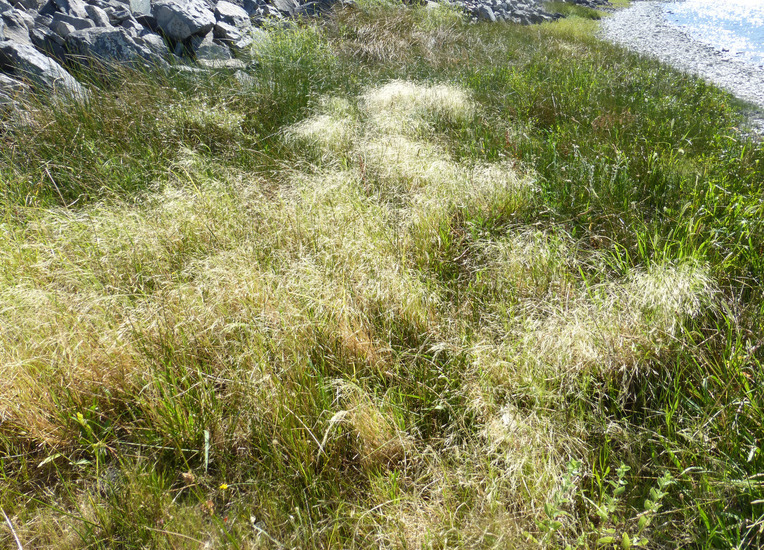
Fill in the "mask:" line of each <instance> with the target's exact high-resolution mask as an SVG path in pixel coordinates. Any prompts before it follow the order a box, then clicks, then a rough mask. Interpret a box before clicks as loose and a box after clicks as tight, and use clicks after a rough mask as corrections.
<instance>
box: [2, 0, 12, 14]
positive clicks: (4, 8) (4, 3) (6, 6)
mask: <svg viewBox="0 0 764 550" xmlns="http://www.w3.org/2000/svg"><path fill="white" fill-rule="evenodd" d="M12 9H15V8H14V7H13V4H11V3H10V2H7V1H6V0H0V13H5V12H6V11H9V10H12Z"/></svg>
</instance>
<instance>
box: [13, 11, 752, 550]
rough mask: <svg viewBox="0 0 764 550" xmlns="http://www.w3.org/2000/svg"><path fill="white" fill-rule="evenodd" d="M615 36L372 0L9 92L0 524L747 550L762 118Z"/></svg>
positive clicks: (198, 542) (171, 537) (587, 27)
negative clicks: (753, 127)
mask: <svg viewBox="0 0 764 550" xmlns="http://www.w3.org/2000/svg"><path fill="white" fill-rule="evenodd" d="M578 15H581V14H580V13H579V14H578ZM595 28H596V21H594V20H593V19H583V18H581V17H571V18H569V19H567V20H561V21H559V22H557V23H555V24H547V25H541V26H535V27H518V26H514V25H504V24H494V25H489V24H469V23H468V22H466V21H465V20H464V17H462V16H461V15H460V14H458V13H456V12H453V11H450V10H448V9H446V8H438V9H437V10H433V9H427V8H424V7H413V8H405V9H404V8H401V7H398V6H392V5H388V4H384V3H362V4H361V5H360V6H358V7H356V8H353V9H348V10H345V11H338V12H336V13H335V14H334V15H333V16H332V17H330V18H325V19H322V20H320V21H305V22H302V23H301V24H299V25H295V26H291V27H288V28H272V29H270V32H269V34H268V38H267V39H266V40H265V41H263V42H261V43H259V45H258V46H257V48H256V49H254V50H253V51H252V52H251V53H250V55H251V56H252V60H253V62H255V66H256V68H254V69H252V70H250V71H249V72H248V74H249V78H248V79H240V78H238V77H237V76H236V75H233V74H229V73H226V72H217V73H209V74H206V75H196V74H194V75H185V74H174V75H173V74H154V73H135V72H130V71H128V70H126V69H117V68H114V69H113V70H112V72H113V75H114V78H108V79H106V78H103V76H97V75H93V76H92V78H91V80H90V86H91V88H92V94H91V98H90V100H89V101H87V102H85V103H82V104H78V105H74V104H72V105H69V106H68V107H67V108H62V107H61V106H60V105H59V104H55V103H53V102H50V101H48V100H45V99H44V98H41V97H39V96H38V97H29V98H26V100H25V101H26V103H25V105H26V110H25V115H24V116H21V117H14V116H12V115H11V114H9V113H5V114H3V115H2V116H3V117H4V118H3V129H2V131H1V132H0V140H2V143H1V144H0V159H1V160H0V189H2V195H1V197H2V198H1V199H0V204H1V205H2V207H1V209H0V212H2V217H1V218H0V224H2V231H0V365H2V369H3V370H2V380H3V384H2V385H1V386H0V412H1V413H2V416H0V418H2V422H0V508H2V510H3V511H4V512H5V514H7V519H5V518H3V521H2V522H1V523H2V527H1V528H0V541H2V543H1V544H0V545H2V546H3V547H9V548H13V547H17V544H16V542H15V538H14V537H18V539H19V541H20V542H21V544H22V545H23V547H24V548H57V549H58V548H199V547H205V546H206V547H230V548H367V547H382V548H451V547H469V548H539V547H541V548H565V547H571V548H628V547H630V546H631V547H649V548H676V547H687V548H746V547H748V548H754V547H757V546H758V545H760V544H761V540H760V539H761V535H760V531H761V526H762V525H763V524H764V508H763V505H762V501H764V487H763V486H762V480H761V471H762V468H763V467H764V457H763V456H762V452H761V450H760V445H761V440H762V439H764V429H763V426H762V418H763V417H764V416H763V415H762V408H764V398H762V395H764V393H762V384H763V383H764V374H762V372H764V371H762V360H764V351H762V347H761V344H762V341H763V340H764V328H763V327H764V307H762V303H763V302H764V300H762V298H764V296H763V293H764V261H762V259H763V258H764V249H763V248H762V245H761V243H763V242H764V222H763V221H762V220H764V205H763V204H762V202H761V196H762V192H763V191H764V190H763V189H762V184H763V183H764V168H763V167H762V166H763V165H762V162H761V161H762V158H763V157H764V151H763V149H762V144H761V143H760V142H753V141H750V140H747V139H745V138H743V137H741V134H740V133H739V132H738V128H739V127H740V126H741V124H743V122H744V121H743V118H742V115H741V110H740V105H739V103H738V102H737V101H736V100H734V99H733V98H731V97H730V96H729V95H727V94H725V93H723V92H721V91H719V90H718V89H716V88H714V87H712V86H710V85H708V84H705V83H704V82H702V81H700V80H698V79H696V78H694V77H690V76H687V75H683V74H681V73H677V72H675V71H673V70H671V69H669V68H666V67H664V66H662V65H660V64H658V63H657V62H654V61H651V60H646V59H643V58H639V57H637V56H635V55H633V54H630V53H628V52H626V51H624V50H622V49H619V48H616V47H614V46H611V45H608V44H605V43H602V42H599V41H597V40H596V39H594V38H593V36H592V31H593V30H594V29H595ZM239 76H240V75H239Z"/></svg>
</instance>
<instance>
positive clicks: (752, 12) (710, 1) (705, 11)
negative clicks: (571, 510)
mask: <svg viewBox="0 0 764 550" xmlns="http://www.w3.org/2000/svg"><path fill="white" fill-rule="evenodd" d="M663 12H664V14H665V16H666V19H667V20H668V21H670V22H671V23H673V24H675V25H678V26H680V27H681V28H682V29H683V30H684V31H685V32H687V33H688V34H690V36H692V37H693V38H695V39H696V40H699V41H701V42H704V43H706V44H708V45H709V46H712V47H714V48H716V49H717V50H722V51H728V52H729V53H730V54H731V55H734V56H736V57H738V58H740V59H741V60H745V61H748V62H750V63H755V64H757V65H764V0H684V1H681V2H668V3H666V4H665V5H664V6H663Z"/></svg>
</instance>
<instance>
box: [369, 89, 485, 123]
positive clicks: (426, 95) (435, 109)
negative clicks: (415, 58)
mask: <svg viewBox="0 0 764 550" xmlns="http://www.w3.org/2000/svg"><path fill="white" fill-rule="evenodd" d="M362 105H363V110H364V111H365V112H366V114H367V116H368V118H369V123H370V125H371V127H372V128H373V130H374V132H384V133H393V134H401V133H402V134H406V135H411V134H414V135H416V134H418V133H420V132H422V131H427V130H428V129H429V128H430V125H431V124H432V123H433V122H437V121H443V122H447V123H451V124H465V123H467V122H469V121H470V120H471V119H472V117H473V116H474V114H475V103H474V101H473V100H472V98H471V97H470V95H469V93H468V92H466V91H465V90H463V89H461V88H457V87H455V86H449V85H444V84H438V85H433V86H428V85H421V84H416V83H413V82H406V81H401V80H396V81H393V82H390V83H389V84H386V85H384V86H382V87H380V88H375V89H372V90H369V91H367V92H366V93H365V94H364V95H363V96H362Z"/></svg>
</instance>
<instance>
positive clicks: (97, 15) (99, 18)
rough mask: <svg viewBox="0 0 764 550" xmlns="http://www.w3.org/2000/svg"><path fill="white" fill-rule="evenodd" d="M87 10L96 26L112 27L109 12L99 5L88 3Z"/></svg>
mask: <svg viewBox="0 0 764 550" xmlns="http://www.w3.org/2000/svg"><path fill="white" fill-rule="evenodd" d="M85 10H86V11H87V12H88V17H89V18H90V20H91V21H92V22H93V24H94V26H96V27H111V19H110V18H109V14H108V13H106V11H105V10H104V9H103V8H100V7H98V6H91V5H88V6H87V7H86V8H85Z"/></svg>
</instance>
